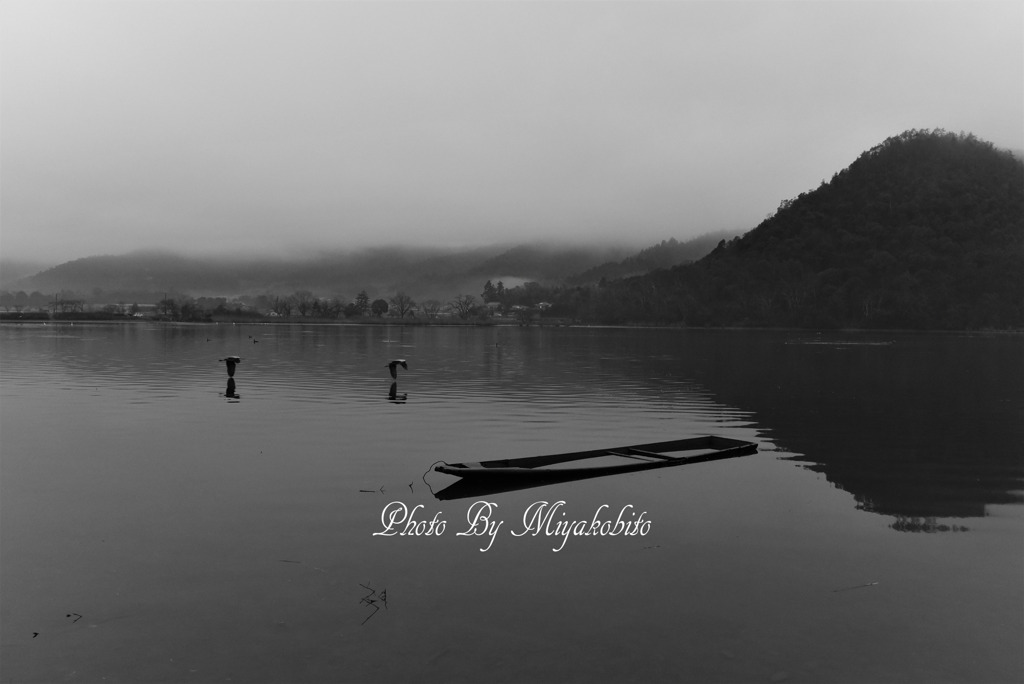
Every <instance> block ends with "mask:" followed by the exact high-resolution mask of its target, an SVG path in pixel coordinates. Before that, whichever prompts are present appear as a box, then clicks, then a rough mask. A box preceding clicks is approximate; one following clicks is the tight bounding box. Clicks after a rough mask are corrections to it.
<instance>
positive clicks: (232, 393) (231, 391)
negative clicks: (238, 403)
mask: <svg viewBox="0 0 1024 684" xmlns="http://www.w3.org/2000/svg"><path fill="white" fill-rule="evenodd" d="M224 396H225V397H228V398H229V399H241V397H239V396H238V392H237V391H236V390H235V379H234V378H228V387H227V389H225V390H224Z"/></svg>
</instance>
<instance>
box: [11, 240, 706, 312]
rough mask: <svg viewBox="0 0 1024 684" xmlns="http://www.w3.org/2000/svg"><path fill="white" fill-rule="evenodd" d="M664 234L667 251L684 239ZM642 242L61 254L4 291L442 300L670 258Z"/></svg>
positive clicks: (116, 296) (147, 297)
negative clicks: (291, 252)
mask: <svg viewBox="0 0 1024 684" xmlns="http://www.w3.org/2000/svg"><path fill="white" fill-rule="evenodd" d="M723 235H725V234H723ZM670 242H671V245H673V249H675V248H683V247H684V246H686V245H689V244H690V243H688V242H683V243H679V242H677V241H675V240H672V241H670ZM695 242H696V244H695V245H692V246H690V247H689V248H684V249H682V251H680V252H679V254H680V255H682V256H680V257H679V258H680V259H683V258H685V257H686V256H688V255H692V254H695V253H697V252H700V251H701V250H703V251H704V253H707V252H708V251H710V250H711V249H712V248H713V246H714V244H712V243H710V242H708V240H707V239H705V238H698V239H697V241H695ZM667 244H669V243H662V245H667ZM651 250H655V251H657V252H658V253H659V254H660V253H661V252H663V251H664V250H663V249H662V248H659V247H658V246H655V247H652V248H649V249H647V250H644V251H642V252H640V253H639V254H633V255H631V250H629V249H628V248H626V247H610V246H585V245H565V246H549V245H539V244H532V245H517V246H514V247H508V246H500V245H496V246H489V247H479V248H471V249H463V250H444V249H436V248H433V249H425V248H409V247H387V248H386V247H379V248H369V249H363V250H357V251H352V252H325V253H322V254H320V255H318V256H313V257H308V258H302V259H298V258H296V259H285V258H281V259H275V258H268V257H261V258H253V259H226V258H220V257H190V256H183V255H180V254H175V253H171V252H162V251H147V250H142V251H136V252H131V253H128V254H122V255H102V256H92V257H85V258H82V259H76V260H74V261H69V262H66V263H64V264H60V265H58V266H55V267H53V268H49V269H46V270H44V271H42V272H39V273H36V274H35V275H32V276H29V277H24V278H21V279H20V280H17V281H15V282H12V283H10V284H9V286H8V287H7V289H10V290H24V291H26V292H28V291H38V292H43V293H55V292H61V291H64V292H69V291H70V292H74V293H76V294H77V296H79V297H84V298H86V299H88V300H95V301H99V300H123V301H151V300H154V301H155V299H159V298H163V297H164V296H167V295H170V294H178V295H187V296H195V297H199V296H220V297H225V296H226V297H232V296H239V295H243V294H264V293H275V294H280V295H282V296H283V295H286V294H290V293H292V292H295V291H300V290H301V291H310V292H313V293H314V294H317V295H319V296H340V297H343V298H347V299H352V298H354V297H355V295H356V294H357V293H359V292H360V291H364V290H365V291H366V292H367V293H368V294H369V295H370V296H371V297H377V296H381V297H389V296H392V295H394V294H396V293H397V292H406V293H408V294H410V295H411V296H413V297H414V298H416V299H427V298H435V299H440V300H442V301H444V300H447V299H450V298H452V297H454V296H457V295H459V294H474V295H479V293H480V290H481V288H482V286H483V284H484V283H485V282H486V281H487V280H489V279H491V280H494V281H495V282H497V281H498V280H501V279H503V278H504V279H507V280H509V283H508V285H509V286H510V287H511V286H514V285H516V284H521V283H522V282H526V281H535V282H541V283H544V284H554V285H557V284H561V283H563V282H564V281H565V280H566V279H567V278H572V279H573V281H574V282H582V281H584V280H586V279H587V276H586V275H580V276H574V274H577V273H581V272H583V273H584V274H586V273H588V272H591V271H594V273H595V274H596V273H597V271H596V270H595V267H598V266H599V265H601V264H606V265H607V264H617V263H630V264H631V266H630V269H631V270H633V271H635V269H636V267H637V264H640V263H644V262H642V261H638V259H641V260H646V261H648V262H651V263H652V264H653V263H655V262H658V263H667V262H666V259H668V260H669V261H671V258H673V257H671V256H665V255H664V254H662V256H661V257H660V262H659V261H658V260H651V259H650V257H649V255H648V256H646V257H645V256H643V255H645V253H649V252H650V251H651ZM631 260H632V261H631ZM676 263H680V262H679V261H677V262H676ZM652 267H653V266H652ZM599 277H600V276H599V275H597V276H596V277H594V282H596V280H597V279H599ZM581 279H582V280H581Z"/></svg>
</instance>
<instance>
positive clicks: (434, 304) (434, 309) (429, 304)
mask: <svg viewBox="0 0 1024 684" xmlns="http://www.w3.org/2000/svg"><path fill="white" fill-rule="evenodd" d="M441 306H442V305H441V302H439V301H437V300H436V299H428V300H427V301H425V302H423V303H422V304H420V311H422V312H423V315H424V316H426V317H427V318H437V314H439V313H441Z"/></svg>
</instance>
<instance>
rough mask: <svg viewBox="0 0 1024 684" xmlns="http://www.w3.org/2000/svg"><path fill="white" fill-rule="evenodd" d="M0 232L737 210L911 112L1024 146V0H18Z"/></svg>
mask: <svg viewBox="0 0 1024 684" xmlns="http://www.w3.org/2000/svg"><path fill="white" fill-rule="evenodd" d="M0 22H2V23H0V59H2V61H0V98H2V100H0V192H2V197H0V201H2V203H0V250H2V252H3V256H4V257H5V258H31V259H43V260H46V261H52V262H58V261H63V260H67V259H72V258H78V257H82V256H88V255H92V254H99V253H108V254H119V253H124V252H127V251H130V250H133V249H138V248H148V247H165V248H172V249H176V250H180V251H187V252H191V253H200V252H209V253H217V254H222V253H227V252H231V251H236V250H244V251H272V252H282V253H286V252H292V251H294V250H297V249H298V250H303V249H312V248H317V247H321V246H323V247H330V248H348V247H356V246H361V245H374V244H390V243H394V242H399V241H403V242H410V243H414V244H432V245H462V244H481V243H489V242H497V241H503V242H504V241H517V240H528V239H533V238H556V239H559V240H563V241H609V240H611V241H617V242H627V243H630V244H636V245H638V246H646V245H648V244H651V243H653V242H657V241H661V240H663V239H667V238H670V237H676V238H678V239H686V238H688V237H692V236H695V235H698V234H701V233H705V232H709V231H713V230H722V229H729V230H746V229H749V228H752V227H754V226H755V225H757V224H758V223H759V222H760V221H761V220H762V219H763V218H764V216H765V215H766V214H768V213H770V212H771V211H773V210H774V209H775V208H776V207H777V206H778V204H779V202H780V201H781V200H783V199H788V198H791V197H794V196H796V195H797V194H799V193H801V192H804V191H807V190H812V189H814V188H815V187H817V186H818V185H819V184H820V183H821V181H822V180H825V179H829V178H831V176H832V174H833V173H834V172H836V171H838V170H840V169H842V168H844V167H845V166H848V165H849V164H850V163H851V162H852V161H853V160H854V159H855V158H856V157H857V156H858V155H859V154H860V153H861V152H862V151H864V150H865V149H868V148H870V147H872V146H873V145H875V144H877V143H879V142H881V141H882V140H884V139H885V138H887V137H889V136H891V135H895V134H898V133H900V132H902V131H904V130H906V129H909V128H944V129H947V130H951V131H961V130H963V131H967V132H972V133H974V134H975V135H977V136H978V137H980V138H983V139H985V140H989V141H991V142H993V143H995V144H997V145H998V146H1001V147H1009V148H1014V149H1021V148H1024V3H1021V2H1018V1H1016V0H1015V1H1013V2H983V1H970V2H967V1H964V2H929V1H919V2H881V1H880V2H866V1H860V2H780V1H776V0H762V1H760V2H742V1H738V0H737V1H726V2H688V1H680V2H671V1H665V2H632V1H627V0H622V1H617V2H616V1H608V2H586V1H576V2H437V1H431V0H426V1H421V2H340V1H330V0H324V1H319V2H309V1H307V2H297V1H287V0H276V1H264V2H257V1H247V0H223V1H204V2H200V1H185V0H177V1H170V0H168V1H161V0H147V1H137V0H133V1H131V2H119V1H113V2H100V1H97V0H84V1H75V2H50V1H49V0H27V1H22V0H4V2H3V4H2V6H0Z"/></svg>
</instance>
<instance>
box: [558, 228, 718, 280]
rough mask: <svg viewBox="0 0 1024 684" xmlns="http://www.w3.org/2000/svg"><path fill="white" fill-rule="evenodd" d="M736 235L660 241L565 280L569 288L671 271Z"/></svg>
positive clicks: (713, 235) (715, 234)
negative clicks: (662, 269)
mask: <svg viewBox="0 0 1024 684" xmlns="http://www.w3.org/2000/svg"><path fill="white" fill-rule="evenodd" d="M736 235H737V233H736V232H717V233H707V234H705V235H701V236H698V237H695V238H693V239H692V240H687V241H686V242H679V241H678V240H676V239H675V238H672V239H670V240H662V241H661V243H660V244H657V245H652V246H651V247H648V248H646V249H642V250H640V252H638V253H637V254H634V255H632V256H629V257H626V258H625V259H623V260H622V261H618V262H613V261H609V262H607V263H604V264H601V265H600V266H595V267H594V268H590V269H587V270H586V271H583V272H582V273H579V274H577V275H574V276H570V277H568V278H566V279H565V282H566V284H568V285H588V284H592V283H597V282H600V281H602V280H605V281H608V280H615V279H617V278H628V277H630V276H635V275H642V274H644V273H650V272H651V271H653V270H655V269H659V268H671V267H672V266H677V265H679V264H687V263H691V262H694V261H696V260H697V259H700V258H701V257H703V256H705V255H707V254H708V253H709V252H711V250H713V249H714V248H715V245H716V244H718V243H719V242H720V241H722V240H723V239H726V240H727V239H730V238H733V237H735V236H736Z"/></svg>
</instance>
